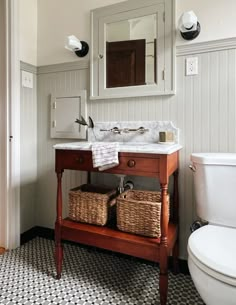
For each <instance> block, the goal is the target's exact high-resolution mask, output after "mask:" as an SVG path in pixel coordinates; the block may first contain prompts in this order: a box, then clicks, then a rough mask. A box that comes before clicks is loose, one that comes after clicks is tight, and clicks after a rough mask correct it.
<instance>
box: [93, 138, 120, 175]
mask: <svg viewBox="0 0 236 305" xmlns="http://www.w3.org/2000/svg"><path fill="white" fill-rule="evenodd" d="M118 152H119V143H117V142H96V143H93V144H92V156H93V167H94V168H96V167H98V170H99V171H104V170H106V169H109V168H112V167H115V166H117V165H118V164H119V158H118Z"/></svg>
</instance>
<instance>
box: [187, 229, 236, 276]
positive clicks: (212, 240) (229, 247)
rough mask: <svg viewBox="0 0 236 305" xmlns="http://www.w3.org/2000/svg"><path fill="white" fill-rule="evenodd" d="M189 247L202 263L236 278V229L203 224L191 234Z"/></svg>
mask: <svg viewBox="0 0 236 305" xmlns="http://www.w3.org/2000/svg"><path fill="white" fill-rule="evenodd" d="M188 247H189V249H190V250H191V252H192V253H193V254H194V255H195V257H196V258H197V259H198V260H199V261H200V262H201V263H203V264H204V265H206V266H208V267H209V268H211V269H212V270H215V271H216V272H219V273H221V274H223V275H226V276H229V277H231V278H234V279H236V259H235V253H236V229H234V228H227V227H221V226H216V225H206V226H203V227H202V228H200V229H198V230H196V231H194V232H193V233H192V234H191V235H190V237H189V240H188Z"/></svg>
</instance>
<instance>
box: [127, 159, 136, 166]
mask: <svg viewBox="0 0 236 305" xmlns="http://www.w3.org/2000/svg"><path fill="white" fill-rule="evenodd" d="M127 164H128V167H135V164H136V162H135V161H134V160H129V161H128V163H127Z"/></svg>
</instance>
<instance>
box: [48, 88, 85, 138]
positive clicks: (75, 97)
mask: <svg viewBox="0 0 236 305" xmlns="http://www.w3.org/2000/svg"><path fill="white" fill-rule="evenodd" d="M86 98H87V92H86V90H75V91H73V90H70V92H69V93H68V92H57V93H56V94H52V95H51V105H50V108H51V122H50V131H51V138H64V139H66V138H68V139H86V128H85V127H84V126H81V125H79V124H77V123H75V120H76V119H77V118H80V116H81V115H82V116H84V117H86V116H87V103H86Z"/></svg>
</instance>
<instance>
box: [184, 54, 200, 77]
mask: <svg viewBox="0 0 236 305" xmlns="http://www.w3.org/2000/svg"><path fill="white" fill-rule="evenodd" d="M185 68H186V75H187V76H188V75H197V74H198V57H188V58H186V66H185Z"/></svg>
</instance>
